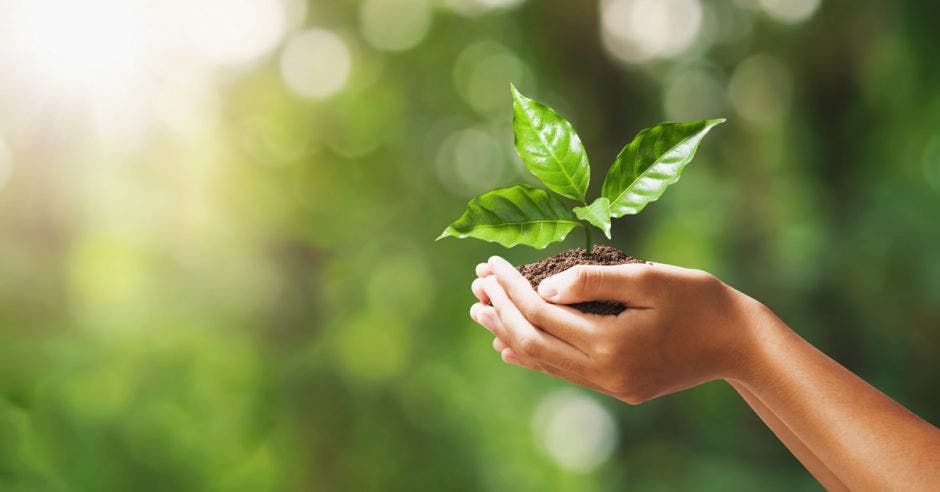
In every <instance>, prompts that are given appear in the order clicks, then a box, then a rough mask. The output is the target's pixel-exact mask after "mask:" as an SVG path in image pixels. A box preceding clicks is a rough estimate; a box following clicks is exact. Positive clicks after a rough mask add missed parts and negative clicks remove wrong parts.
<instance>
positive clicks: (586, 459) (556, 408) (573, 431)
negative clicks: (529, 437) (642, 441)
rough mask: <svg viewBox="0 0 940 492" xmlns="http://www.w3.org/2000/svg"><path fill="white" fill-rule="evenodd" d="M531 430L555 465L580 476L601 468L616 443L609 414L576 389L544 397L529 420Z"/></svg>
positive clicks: (614, 430)
mask: <svg viewBox="0 0 940 492" xmlns="http://www.w3.org/2000/svg"><path fill="white" fill-rule="evenodd" d="M532 430H533V432H534V433H535V436H536V441H537V442H538V444H539V446H540V447H541V448H542V449H543V450H544V451H545V452H546V453H547V454H548V455H549V456H551V458H552V459H553V460H555V462H556V463H557V464H558V466H560V467H562V468H564V469H566V470H570V471H575V472H580V473H584V472H589V471H591V470H593V469H594V468H596V467H598V466H599V465H601V464H602V463H603V462H604V461H605V460H606V459H607V458H609V457H610V455H611V453H613V451H614V448H615V447H616V444H617V440H616V437H615V436H616V435H617V424H616V422H614V419H613V417H611V415H610V412H608V411H607V410H606V409H605V408H604V407H603V406H602V405H601V404H599V403H598V402H597V401H596V400H594V398H593V397H591V396H588V395H586V394H585V393H583V392H582V391H578V390H571V389H561V390H555V391H554V392H552V393H549V394H548V395H546V396H545V398H543V399H542V401H541V402H539V405H538V407H537V408H536V410H535V414H534V415H533V417H532Z"/></svg>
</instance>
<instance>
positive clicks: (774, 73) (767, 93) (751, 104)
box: [728, 54, 793, 127]
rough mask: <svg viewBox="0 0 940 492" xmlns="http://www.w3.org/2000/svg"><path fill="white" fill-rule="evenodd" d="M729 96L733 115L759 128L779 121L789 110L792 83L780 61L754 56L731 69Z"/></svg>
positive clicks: (773, 58)
mask: <svg viewBox="0 0 940 492" xmlns="http://www.w3.org/2000/svg"><path fill="white" fill-rule="evenodd" d="M728 94H729V96H730V98H731V105H732V106H733V107H734V109H735V111H737V113H738V114H739V115H741V116H742V117H743V118H745V119H746V120H747V121H748V122H750V123H753V124H755V125H758V127H761V126H766V125H770V124H772V123H776V122H779V121H781V120H782V119H783V118H785V117H786V115H787V113H788V112H789V110H790V104H791V103H792V99H793V82H792V75H791V74H790V70H789V69H788V68H787V66H786V65H784V64H783V62H781V61H780V60H779V59H777V58H775V57H773V56H771V55H767V54H757V55H753V56H751V57H749V58H747V59H746V60H744V61H742V62H741V63H740V64H738V66H737V67H736V68H735V69H734V74H732V76H731V81H730V82H729V84H728Z"/></svg>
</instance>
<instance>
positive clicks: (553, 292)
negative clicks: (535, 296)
mask: <svg viewBox="0 0 940 492" xmlns="http://www.w3.org/2000/svg"><path fill="white" fill-rule="evenodd" d="M539 295H540V296H542V298H543V299H546V300H549V301H552V300H554V299H555V298H556V297H558V287H555V284H554V282H552V281H551V280H543V281H542V282H541V283H539Z"/></svg>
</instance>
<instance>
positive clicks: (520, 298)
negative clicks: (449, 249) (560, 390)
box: [490, 256, 594, 350]
mask: <svg viewBox="0 0 940 492" xmlns="http://www.w3.org/2000/svg"><path fill="white" fill-rule="evenodd" d="M490 268H491V269H492V271H493V273H494V275H495V276H496V279H497V280H498V281H499V284H500V286H502V288H503V290H505V292H506V294H508V295H509V298H510V299H511V300H512V302H513V304H515V305H516V307H517V308H519V311H521V312H522V314H523V316H525V317H526V319H527V320H529V322H531V323H532V324H534V325H535V326H537V327H539V328H541V329H542V330H545V331H547V332H549V333H551V334H552V335H554V336H555V337H556V338H559V339H561V340H563V341H565V342H566V343H568V344H570V345H573V346H575V347H578V349H579V350H583V349H584V348H585V347H587V345H588V343H589V341H590V340H591V339H592V338H593V334H594V333H593V330H592V325H591V324H589V323H588V322H587V321H586V320H585V319H584V317H583V316H582V315H580V314H575V313H574V311H572V310H571V309H569V308H565V307H562V306H556V305H554V304H550V303H548V302H545V300H544V299H542V297H541V296H539V295H538V293H536V292H535V290H534V289H532V284H530V283H529V281H528V280H527V279H526V278H525V277H523V276H522V274H521V273H519V270H516V267H514V266H512V265H511V264H510V263H509V262H508V261H506V260H504V259H502V258H500V257H498V256H493V257H491V258H490Z"/></svg>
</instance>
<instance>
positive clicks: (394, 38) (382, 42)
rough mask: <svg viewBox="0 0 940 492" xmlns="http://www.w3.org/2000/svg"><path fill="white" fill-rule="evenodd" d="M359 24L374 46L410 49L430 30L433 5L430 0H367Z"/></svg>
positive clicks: (397, 49) (400, 49)
mask: <svg viewBox="0 0 940 492" xmlns="http://www.w3.org/2000/svg"><path fill="white" fill-rule="evenodd" d="M359 24H360V27H361V29H362V35H363V36H364V37H365V38H366V41H368V42H369V44H371V45H372V46H373V47H375V48H377V49H380V50H385V51H403V50H407V49H410V48H413V47H415V46H416V45H417V44H418V43H420V42H421V40H422V39H424V36H425V35H426V34H427V33H428V29H430V27H431V5H430V3H429V2H428V0H365V1H364V2H363V3H362V5H361V6H360V7H359Z"/></svg>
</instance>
